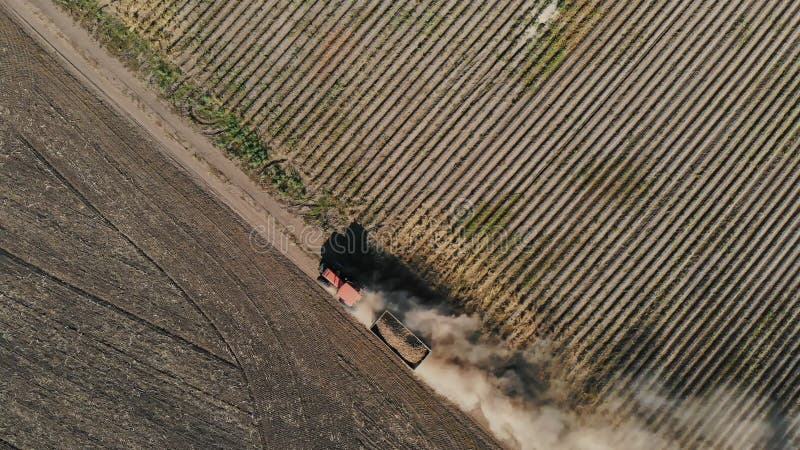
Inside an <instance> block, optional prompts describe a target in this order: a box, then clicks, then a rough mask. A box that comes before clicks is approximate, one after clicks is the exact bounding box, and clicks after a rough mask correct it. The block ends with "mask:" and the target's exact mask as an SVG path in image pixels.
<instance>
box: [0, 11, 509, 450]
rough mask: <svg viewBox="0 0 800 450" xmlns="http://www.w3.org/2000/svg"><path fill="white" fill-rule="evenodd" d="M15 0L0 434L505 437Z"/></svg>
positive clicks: (72, 442) (3, 441)
mask: <svg viewBox="0 0 800 450" xmlns="http://www.w3.org/2000/svg"><path fill="white" fill-rule="evenodd" d="M12 17H15V16H13V15H11V14H10V13H8V11H7V10H6V4H0V149H1V150H2V151H0V218H2V219H0V404H2V405H3V407H2V408H0V447H3V448H7V447H10V448H95V447H98V448H108V447H112V448H114V447H119V448H122V447H126V448H130V447H141V448H176V447H197V448H209V447H212V448H213V447H225V448H317V447H333V448H342V447H351V446H352V447H355V446H361V447H369V448H378V447H381V448H481V449H483V448H497V447H498V444H497V443H496V442H495V441H494V440H493V438H492V437H491V436H489V435H488V434H487V433H486V432H485V431H484V430H483V429H482V428H481V427H479V426H478V425H477V424H476V423H475V422H473V421H472V420H471V419H470V418H468V417H467V415H466V414H465V413H463V412H461V411H459V410H458V409H457V408H456V407H455V406H454V405H452V404H449V403H447V402H445V401H444V400H443V399H442V398H441V397H438V396H437V395H436V394H435V393H433V392H432V391H431V390H430V389H429V388H427V387H425V386H424V385H423V384H422V383H421V381H419V380H417V379H416V378H415V377H414V376H413V374H412V373H411V372H410V370H408V369H407V367H406V366H405V364H404V363H403V362H402V361H401V360H399V359H398V358H396V357H395V356H394V355H393V354H392V353H391V350H389V349H388V348H387V347H386V346H384V345H383V344H382V343H381V342H380V341H379V340H378V338H377V337H375V336H374V335H373V334H372V333H370V332H369V331H368V330H366V329H364V328H363V327H362V326H361V325H360V324H358V323H355V321H354V320H352V319H351V318H350V317H349V316H348V315H347V313H346V312H344V311H343V310H342V308H341V307H340V306H339V305H338V304H337V303H336V300H335V299H332V298H331V297H330V295H328V293H327V292H325V291H324V290H323V289H322V288H321V287H320V286H318V285H317V284H316V283H315V281H314V280H311V279H309V278H308V276H306V275H305V273H303V272H302V271H301V270H300V269H299V268H298V267H297V266H295V265H294V264H292V263H291V262H290V261H289V260H288V259H286V258H285V257H284V256H283V254H281V253H280V252H279V251H278V250H277V249H275V248H273V247H268V246H263V247H261V248H259V249H256V248H254V246H253V245H252V242H251V241H250V236H251V232H253V229H252V228H251V227H250V226H249V225H247V224H246V223H245V222H244V220H243V219H242V218H241V217H239V216H238V215H236V214H235V213H234V212H233V211H232V210H231V209H229V208H228V207H227V206H225V205H223V204H222V203H221V202H220V201H219V200H218V199H217V198H216V197H214V196H213V195H212V194H211V193H210V192H209V191H207V190H205V189H204V188H203V187H202V186H200V185H199V184H198V183H197V182H196V181H195V180H194V179H193V178H192V177H191V176H190V174H189V173H187V172H186V171H185V170H183V169H182V168H178V167H177V166H176V165H175V164H173V161H171V160H170V159H169V158H168V157H167V156H166V155H165V154H164V153H163V151H162V150H160V147H159V145H160V144H159V143H158V142H157V141H155V140H154V139H153V138H152V137H151V136H150V135H149V134H148V133H147V132H145V130H143V129H142V128H140V127H139V126H138V125H136V124H134V122H132V121H129V120H127V119H126V118H125V117H123V116H122V115H120V114H119V113H118V112H117V111H115V110H114V109H113V108H112V106H111V105H109V103H107V102H106V101H104V100H101V99H100V98H99V97H97V95H96V93H95V92H94V91H90V90H89V88H88V87H87V86H85V85H83V84H82V83H81V82H80V81H79V80H78V79H76V78H74V77H73V75H72V74H71V73H70V72H68V71H67V70H66V69H65V68H64V67H62V66H60V65H58V64H57V63H56V60H55V59H54V56H53V55H51V54H50V53H47V52H45V51H44V50H43V48H42V47H39V46H37V45H36V44H35V42H34V41H33V40H32V39H31V38H30V37H29V36H28V35H26V34H25V33H24V32H23V29H22V28H21V27H20V26H19V23H17V22H15V21H14V20H13V19H12ZM31 32H32V33H33V31H31ZM87 85H88V83H87Z"/></svg>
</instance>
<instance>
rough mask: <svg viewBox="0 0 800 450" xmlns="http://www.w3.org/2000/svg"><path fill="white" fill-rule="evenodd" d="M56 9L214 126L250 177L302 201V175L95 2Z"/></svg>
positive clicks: (83, 0)
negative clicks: (283, 161)
mask: <svg viewBox="0 0 800 450" xmlns="http://www.w3.org/2000/svg"><path fill="white" fill-rule="evenodd" d="M56 3H57V4H58V5H60V6H61V7H62V8H64V9H65V10H66V11H67V12H69V13H70V15H72V16H73V17H74V18H75V20H77V21H78V22H79V23H80V24H81V25H82V26H83V27H84V28H85V29H86V30H88V31H89V33H91V34H92V36H93V37H94V38H95V39H96V40H97V41H98V42H99V43H100V44H101V45H102V46H103V47H105V48H106V49H107V50H108V51H109V52H110V53H111V54H112V55H114V56H115V57H117V58H118V59H119V60H120V61H122V63H123V64H125V66H126V67H127V68H128V69H131V70H133V71H135V72H137V73H138V74H140V75H141V76H143V77H144V78H145V80H146V81H148V82H149V83H150V84H153V85H155V86H157V87H158V88H159V91H160V93H161V94H162V95H163V96H164V97H165V98H166V99H167V100H169V101H170V102H171V103H172V104H173V105H174V106H175V107H176V108H177V109H178V110H181V111H192V112H193V117H196V116H194V114H195V113H196V114H197V116H201V117H202V118H203V120H202V123H203V124H204V125H208V124H209V123H210V124H213V126H214V127H215V128H216V130H214V131H213V133H212V134H213V135H214V138H213V140H212V141H213V142H214V144H215V145H216V146H217V147H219V148H221V149H223V150H225V151H226V152H227V154H228V155H230V156H231V157H234V158H236V159H237V160H238V161H239V162H240V163H241V164H242V167H244V168H245V169H246V170H247V171H248V172H249V173H250V175H251V176H254V177H256V178H257V179H258V180H259V181H260V182H261V183H262V184H266V185H268V186H271V187H272V188H274V189H275V190H277V191H278V192H279V193H280V194H283V195H285V196H287V197H289V198H292V199H296V200H301V199H305V198H306V196H307V192H306V188H305V186H304V184H303V182H302V179H301V178H300V174H299V173H298V172H297V171H295V170H293V169H291V168H287V167H283V166H281V165H280V163H279V162H278V161H274V160H271V159H270V156H271V153H272V151H271V149H270V148H269V146H267V145H266V143H265V142H264V141H263V140H262V139H261V138H260V137H259V136H258V133H256V132H255V130H254V129H252V128H250V127H249V126H247V125H246V124H245V123H244V122H243V121H242V120H241V118H240V117H239V116H237V115H236V114H234V113H233V112H231V111H229V110H227V109H226V108H225V107H224V106H222V105H221V104H220V102H218V101H217V100H216V99H214V98H213V96H211V95H209V94H208V93H205V92H203V91H202V90H201V89H199V88H198V87H196V86H194V85H193V84H192V83H191V82H189V81H188V80H186V79H184V77H183V74H182V73H181V70H180V68H178V67H177V66H175V65H174V64H172V63H170V62H169V61H168V60H167V59H166V58H165V57H163V56H162V55H161V53H160V52H159V51H157V50H156V49H155V48H154V47H153V46H152V45H151V44H150V42H149V41H147V40H146V39H144V38H142V37H141V36H140V35H139V34H138V33H136V32H135V31H133V29H132V28H131V27H129V26H128V25H126V24H125V23H124V22H123V21H122V20H121V19H119V18H117V17H115V16H114V15H112V14H110V13H108V12H106V10H105V8H104V7H102V6H101V5H100V3H99V2H98V1H97V0H56Z"/></svg>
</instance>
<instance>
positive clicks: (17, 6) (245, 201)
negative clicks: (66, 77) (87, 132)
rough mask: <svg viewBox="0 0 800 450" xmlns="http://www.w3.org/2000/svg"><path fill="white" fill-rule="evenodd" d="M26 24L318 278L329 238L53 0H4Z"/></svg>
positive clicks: (261, 234)
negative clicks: (229, 156)
mask: <svg viewBox="0 0 800 450" xmlns="http://www.w3.org/2000/svg"><path fill="white" fill-rule="evenodd" d="M0 3H3V4H6V5H7V7H8V8H9V9H10V10H11V11H13V12H14V14H15V15H16V17H17V18H18V19H19V20H21V21H22V22H23V23H25V24H26V25H27V27H28V28H29V30H31V31H32V33H31V34H32V36H33V37H34V38H35V39H36V40H37V41H38V42H39V44H40V45H43V46H45V47H46V48H49V49H52V51H53V52H55V53H56V54H57V55H58V56H59V57H60V58H61V60H62V62H63V63H64V64H65V66H66V68H67V69H68V70H69V71H70V73H72V74H73V75H75V76H76V77H77V78H78V79H80V80H81V81H82V82H84V84H86V85H87V86H88V87H89V88H91V89H92V90H93V91H95V92H96V93H97V94H98V95H101V96H102V97H103V98H105V99H106V100H107V101H108V102H109V103H110V104H111V105H112V106H113V107H114V109H115V110H116V111H117V112H118V113H120V114H122V115H123V116H126V117H128V118H130V119H131V120H133V121H135V122H136V123H138V124H139V125H140V126H142V127H143V128H144V129H146V130H147V132H148V133H149V134H150V135H152V136H153V137H154V138H156V140H157V141H158V142H159V143H160V144H161V145H160V146H159V150H160V151H162V152H163V153H164V155H165V156H167V157H168V158H169V159H171V160H172V161H173V162H175V163H177V164H179V165H180V166H181V167H184V168H185V169H187V172H188V173H189V175H190V176H192V177H193V179H195V180H196V181H198V182H200V183H201V184H203V185H205V186H206V187H208V188H209V189H210V190H211V191H212V192H214V194H215V195H216V196H217V197H218V198H220V199H221V200H222V201H223V202H224V203H225V204H226V205H227V206H229V207H230V208H231V209H233V210H234V211H236V212H237V213H238V214H239V215H240V216H242V217H243V218H244V219H245V220H247V222H248V223H250V224H251V225H252V226H253V228H254V229H255V230H257V231H258V232H259V238H260V239H263V240H264V241H266V242H269V243H270V244H272V245H274V246H275V247H276V248H278V249H279V250H280V251H281V252H282V253H284V254H285V255H286V256H287V257H288V258H289V259H291V260H292V262H294V263H295V264H296V265H297V266H298V267H300V268H301V269H302V270H303V271H304V272H306V273H307V274H309V275H310V276H314V277H316V276H317V265H318V257H317V256H318V254H319V248H320V246H321V245H322V243H323V241H324V238H325V236H324V235H323V234H321V232H320V231H319V230H318V229H316V228H314V227H310V226H308V225H307V224H306V223H305V222H304V221H303V220H302V218H300V217H298V216H296V215H294V214H293V213H292V212H290V211H288V210H287V209H286V208H285V207H284V206H283V205H281V204H280V203H278V202H277V201H276V200H275V199H274V198H272V197H271V196H270V195H269V194H267V193H266V192H265V191H264V189H263V188H261V187H260V186H258V185H257V184H256V183H255V182H254V181H253V180H251V179H250V178H249V177H248V176H247V175H246V174H245V173H244V172H243V171H242V170H241V169H240V168H239V167H237V166H236V164H235V163H234V162H233V161H231V160H229V159H227V158H226V157H225V156H224V155H223V154H222V152H220V151H219V149H217V148H215V147H214V146H213V145H212V144H211V143H210V142H209V140H208V138H207V137H206V136H203V135H202V134H201V133H200V130H198V129H196V128H193V127H192V126H191V125H190V124H189V121H187V120H186V119H185V118H182V117H180V116H179V115H178V114H176V113H175V112H174V110H173V109H172V107H171V106H170V105H169V104H167V103H166V102H165V101H163V100H162V99H160V98H159V97H158V95H156V93H155V92H154V91H153V90H152V88H150V87H148V86H147V85H146V84H145V83H144V82H143V81H142V80H140V79H138V78H136V76H135V75H134V74H133V73H131V72H130V71H129V70H128V69H126V68H125V66H123V65H122V63H120V61H119V60H118V59H117V58H115V57H113V56H112V55H110V54H109V53H108V52H107V51H106V50H104V49H103V48H102V47H101V46H100V45H99V44H98V43H97V42H96V41H95V40H94V39H93V38H92V37H91V36H90V35H89V33H88V32H87V31H86V30H85V29H83V28H82V27H80V26H79V25H77V24H75V23H74V21H73V20H72V18H71V17H70V16H69V15H68V14H66V13H65V12H64V11H63V10H61V9H60V8H58V7H57V6H56V5H55V4H54V3H53V2H52V1H50V0H31V1H22V0H0Z"/></svg>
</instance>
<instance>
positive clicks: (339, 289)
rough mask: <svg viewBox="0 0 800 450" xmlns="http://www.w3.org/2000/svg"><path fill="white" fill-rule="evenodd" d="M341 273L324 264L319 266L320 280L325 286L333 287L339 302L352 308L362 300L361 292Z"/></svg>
mask: <svg viewBox="0 0 800 450" xmlns="http://www.w3.org/2000/svg"><path fill="white" fill-rule="evenodd" d="M341 273H342V272H341V270H335V268H331V267H328V266H327V265H326V264H325V263H324V262H322V263H320V265H319V278H318V280H319V281H320V282H321V283H323V284H326V285H329V286H333V287H334V288H335V289H336V295H337V296H338V297H339V301H340V302H342V303H344V304H345V305H347V306H349V307H351V308H352V307H353V306H354V305H355V304H356V302H358V300H359V299H360V298H361V290H360V289H359V288H357V287H356V286H355V285H354V284H353V282H351V281H350V280H348V279H347V278H346V277H345V276H343V275H342V274H341Z"/></svg>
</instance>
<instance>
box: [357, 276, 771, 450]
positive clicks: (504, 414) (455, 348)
mask: <svg viewBox="0 0 800 450" xmlns="http://www.w3.org/2000/svg"><path fill="white" fill-rule="evenodd" d="M384 309H389V310H390V311H392V312H393V313H395V315H397V316H398V318H400V320H401V321H403V322H404V323H405V324H406V326H408V327H409V328H410V329H412V330H413V331H414V332H415V333H417V334H418V335H419V336H420V337H422V338H423V339H424V340H426V341H427V343H428V344H429V345H430V346H431V348H432V353H431V354H430V356H428V358H427V359H426V360H425V361H424V362H423V363H422V364H421V365H420V366H419V367H418V368H417V369H416V371H415V373H416V375H417V376H418V377H420V378H421V379H422V380H424V381H425V382H426V383H427V384H429V385H430V386H431V387H432V388H434V389H435V390H436V391H437V392H439V393H440V394H441V395H443V396H444V397H446V398H448V399H449V400H450V401H452V402H453V403H455V404H456V405H457V406H458V407H460V408H461V409H462V410H464V411H466V412H468V413H470V414H471V415H472V416H473V417H475V418H476V419H477V420H478V421H479V422H481V423H482V424H483V425H484V426H485V427H486V428H487V429H488V430H489V431H491V432H492V433H493V434H494V435H495V436H496V437H497V438H498V439H499V440H500V441H501V442H503V443H504V444H505V445H507V446H508V447H509V448H514V449H521V450H534V449H536V450H545V449H547V450H550V449H556V450H612V449H613V450H628V449H630V450H633V449H645V448H660V449H671V448H679V447H680V445H679V444H678V443H677V442H676V441H672V440H670V439H666V438H664V437H663V436H660V435H657V434H655V433H653V432H651V431H649V430H648V429H647V427H646V426H645V425H644V423H642V422H641V421H639V420H636V419H630V420H625V421H621V420H618V419H616V418H614V417H613V415H611V414H610V413H607V411H610V410H614V408H612V407H611V406H612V405H613V401H609V402H608V403H607V404H604V405H599V406H598V407H597V408H595V409H593V411H595V412H592V413H587V412H579V411H577V410H576V409H575V408H574V407H573V406H571V404H570V400H569V399H570V394H571V392H570V388H569V387H568V383H567V382H565V381H564V380H566V379H567V378H569V377H568V373H567V372H568V371H569V370H573V368H564V367H561V366H560V365H559V364H557V363H556V361H555V360H554V358H553V355H552V352H551V345H550V344H549V343H548V342H547V341H545V340H541V341H540V342H538V343H536V344H534V345H533V346H531V347H530V348H528V349H525V350H513V349H510V348H508V347H506V346H503V345H502V344H500V343H499V342H496V341H493V340H491V339H489V338H488V337H487V336H486V335H485V334H483V333H482V332H481V326H480V321H479V319H478V317H476V316H472V315H466V314H458V313H454V312H452V311H449V310H448V309H447V308H445V307H442V306H441V305H433V306H431V305H429V304H422V302H421V301H419V300H418V299H416V298H414V297H412V296H410V295H409V294H407V293H405V292H381V293H376V292H365V293H364V296H363V297H362V300H361V302H360V303H359V304H358V305H357V307H356V308H355V309H354V310H353V314H354V315H355V316H356V317H357V318H358V320H359V321H361V322H362V323H363V324H365V325H366V326H370V325H371V323H372V321H373V320H375V318H376V317H377V315H378V314H379V313H380V312H381V311H383V310H384ZM635 401H637V403H639V404H644V405H645V407H646V409H647V407H650V408H652V409H653V410H656V409H661V408H665V407H666V408H668V409H669V410H673V409H674V410H675V411H677V412H676V416H675V417H674V418H673V419H675V420H677V421H678V422H681V421H682V420H684V419H685V421H686V422H687V423H688V422H691V418H696V417H697V415H696V414H698V413H699V414H702V413H703V412H704V411H705V412H708V411H709V410H711V409H713V407H714V406H715V405H716V402H714V401H712V402H695V403H688V404H686V405H680V407H678V408H673V407H675V406H678V405H675V404H674V403H672V402H671V401H670V400H667V399H665V398H663V397H660V396H658V395H656V394H649V393H646V391H644V392H641V393H639V392H637V398H636V399H635ZM604 411H606V412H604ZM750 425H751V426H750V427H748V428H749V429H750V430H753V429H754V428H753V427H755V429H756V431H757V432H756V433H753V434H750V439H752V440H753V441H754V442H753V443H757V442H759V441H760V442H763V441H761V439H764V438H765V436H766V435H765V434H764V433H766V432H767V431H768V427H767V429H759V427H761V428H764V427H763V424H758V423H755V424H750ZM715 431H716V429H709V430H707V432H708V434H709V435H711V436H713V435H714V432H715ZM742 438H744V436H742ZM712 441H713V439H712ZM739 442H740V443H742V441H739Z"/></svg>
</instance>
